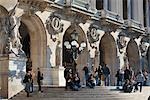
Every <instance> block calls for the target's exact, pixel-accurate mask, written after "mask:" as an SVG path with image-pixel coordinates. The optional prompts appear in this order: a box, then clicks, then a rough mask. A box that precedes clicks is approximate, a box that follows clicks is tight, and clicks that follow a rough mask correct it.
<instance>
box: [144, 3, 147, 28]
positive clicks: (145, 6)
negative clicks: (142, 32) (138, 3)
mask: <svg viewBox="0 0 150 100" xmlns="http://www.w3.org/2000/svg"><path fill="white" fill-rule="evenodd" d="M146 8H147V5H146V0H143V15H144V27H146V24H147V23H146V17H147V16H146Z"/></svg>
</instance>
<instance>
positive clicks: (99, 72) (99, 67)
mask: <svg viewBox="0 0 150 100" xmlns="http://www.w3.org/2000/svg"><path fill="white" fill-rule="evenodd" d="M102 74H103V73H102V67H101V65H99V66H98V78H99V83H98V85H99V86H100V85H101V77H102Z"/></svg>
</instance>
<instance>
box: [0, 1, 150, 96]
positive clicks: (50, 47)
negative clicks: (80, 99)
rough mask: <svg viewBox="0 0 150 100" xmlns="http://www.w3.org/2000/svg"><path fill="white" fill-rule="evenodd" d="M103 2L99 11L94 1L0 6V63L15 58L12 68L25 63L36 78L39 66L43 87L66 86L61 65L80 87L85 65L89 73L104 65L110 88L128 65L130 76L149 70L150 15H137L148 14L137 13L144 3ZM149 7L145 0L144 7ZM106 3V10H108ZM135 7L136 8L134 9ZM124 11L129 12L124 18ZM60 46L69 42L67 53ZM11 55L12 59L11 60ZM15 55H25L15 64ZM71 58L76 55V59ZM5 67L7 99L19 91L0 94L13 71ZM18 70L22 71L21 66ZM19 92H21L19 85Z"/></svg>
mask: <svg viewBox="0 0 150 100" xmlns="http://www.w3.org/2000/svg"><path fill="white" fill-rule="evenodd" d="M2 1H3V2H5V1H4V0H2ZM103 1H104V2H103V4H100V5H103V6H102V8H100V9H99V7H97V6H98V5H99V4H96V0H18V2H16V1H15V4H13V5H11V7H8V4H9V3H2V4H1V6H0V46H1V47H0V59H3V61H5V60H6V59H4V57H6V58H11V57H13V61H14V59H15V61H16V62H17V63H18V62H22V63H23V62H24V61H26V60H25V59H26V58H27V59H30V60H31V62H32V69H33V71H34V72H35V73H36V69H37V67H40V68H41V71H42V72H43V73H44V80H43V84H44V85H48V86H49V85H51V86H64V85H65V80H64V77H63V71H64V66H66V65H67V66H69V67H68V68H72V69H73V70H74V71H76V70H78V71H79V75H80V77H81V83H82V84H84V79H83V72H82V69H83V67H84V66H86V65H87V66H88V67H89V69H90V70H91V72H92V70H95V68H97V67H98V66H99V65H102V66H103V64H107V65H108V66H109V68H110V70H111V85H115V84H116V82H115V81H114V80H115V73H116V71H117V70H118V69H119V68H122V69H124V68H125V67H129V66H130V67H131V68H132V69H133V70H134V71H135V72H137V71H139V70H143V69H147V70H148V71H150V60H149V59H150V57H149V52H150V50H149V47H150V43H149V40H150V39H149V38H150V37H149V34H150V33H149V32H150V30H149V29H150V28H149V27H150V25H149V24H146V26H144V23H148V22H147V21H149V20H150V19H149V20H147V19H148V18H150V16H149V15H147V16H145V17H144V18H146V19H144V18H143V15H142V14H141V13H140V15H138V14H139V13H136V12H141V11H142V12H150V11H149V10H148V9H147V10H148V11H145V10H142V8H143V7H142V6H143V4H144V2H143V0H133V1H134V5H131V4H130V3H128V4H124V3H125V2H123V0H115V1H113V0H109V1H108V0H103ZM6 2H7V1H6ZM11 2H13V0H11ZM148 2H149V1H148V0H145V3H148ZM136 3H137V4H136ZM108 4H109V5H111V6H110V7H108ZM96 5H97V6H96ZM123 5H127V6H129V8H125V7H123ZM131 6H132V7H131ZM139 7H140V8H141V9H140V10H137V9H136V8H139ZM146 7H147V6H146ZM131 8H134V9H131ZM127 9H128V12H127V13H126V14H124V11H125V10H127ZM131 10H132V12H131ZM13 11H15V15H13V16H12V21H14V22H15V23H11V22H10V20H8V19H9V18H10V17H11V16H10V15H9V14H10V13H12V12H13ZM5 20H7V21H6V22H5ZM144 20H146V22H144ZM72 34H74V35H75V37H76V38H77V39H75V38H74V40H75V41H76V43H77V44H73V43H71V42H72V41H73V40H72V39H73V38H72ZM65 41H69V42H70V44H71V45H70V46H71V48H70V49H67V48H65V45H64V42H65ZM83 42H84V43H85V44H86V45H85V46H84V49H83V50H82V52H80V53H79V51H80V50H81V47H82V46H81V43H83ZM74 46H76V48H74ZM11 50H12V51H13V53H14V54H15V55H16V56H10V55H11V54H12V52H10V51H11ZM20 51H21V54H23V53H25V54H26V57H25V56H23V57H24V58H22V59H23V60H19V58H20V57H21V56H19V55H21V54H20V53H19V52H20ZM74 52H76V53H74ZM74 54H77V56H78V57H77V58H76V59H74V58H75V57H74ZM4 55H5V56H4ZM143 59H144V61H143ZM145 61H146V63H144V62H145ZM10 62H11V63H12V60H10V59H7V60H6V62H5V63H4V62H2V61H0V68H2V67H4V65H7V68H2V69H3V72H1V71H0V74H2V75H1V76H0V87H1V88H0V89H1V90H0V91H3V92H4V93H5V95H4V94H3V95H2V96H3V97H6V98H10V97H11V96H13V95H14V94H16V93H17V92H18V91H15V92H14V93H12V94H13V95H9V94H8V91H5V90H8V87H5V86H3V85H2V83H3V82H4V81H6V80H7V78H8V76H3V73H7V70H10V69H11V68H12V64H10ZM8 63H9V64H8ZM22 65H24V66H25V64H24V63H23V64H22ZM13 66H19V65H17V64H16V65H13ZM0 70H1V69H0ZM7 74H8V73H7ZM16 74H17V73H16ZM1 80H3V81H1ZM8 82H9V81H8ZM19 82H21V81H19ZM10 84H11V82H10ZM35 84H36V81H35ZM19 87H21V88H22V85H20V86H19ZM6 88H7V89H6ZM18 90H20V89H18ZM0 93H1V92H0ZM6 95H7V96H6ZM8 95H9V96H8Z"/></svg>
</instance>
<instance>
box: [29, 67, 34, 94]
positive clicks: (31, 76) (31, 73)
mask: <svg viewBox="0 0 150 100" xmlns="http://www.w3.org/2000/svg"><path fill="white" fill-rule="evenodd" d="M34 76H35V74H34V72H33V70H32V69H31V71H30V79H31V88H30V92H31V93H32V92H33V79H34Z"/></svg>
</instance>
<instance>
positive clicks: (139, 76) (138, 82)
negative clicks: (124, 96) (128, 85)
mask: <svg viewBox="0 0 150 100" xmlns="http://www.w3.org/2000/svg"><path fill="white" fill-rule="evenodd" d="M144 80H145V78H144V75H143V73H142V72H141V71H140V72H139V73H138V74H137V76H136V78H135V81H136V84H135V89H134V92H135V91H137V90H138V85H140V92H142V86H143V83H144Z"/></svg>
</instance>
